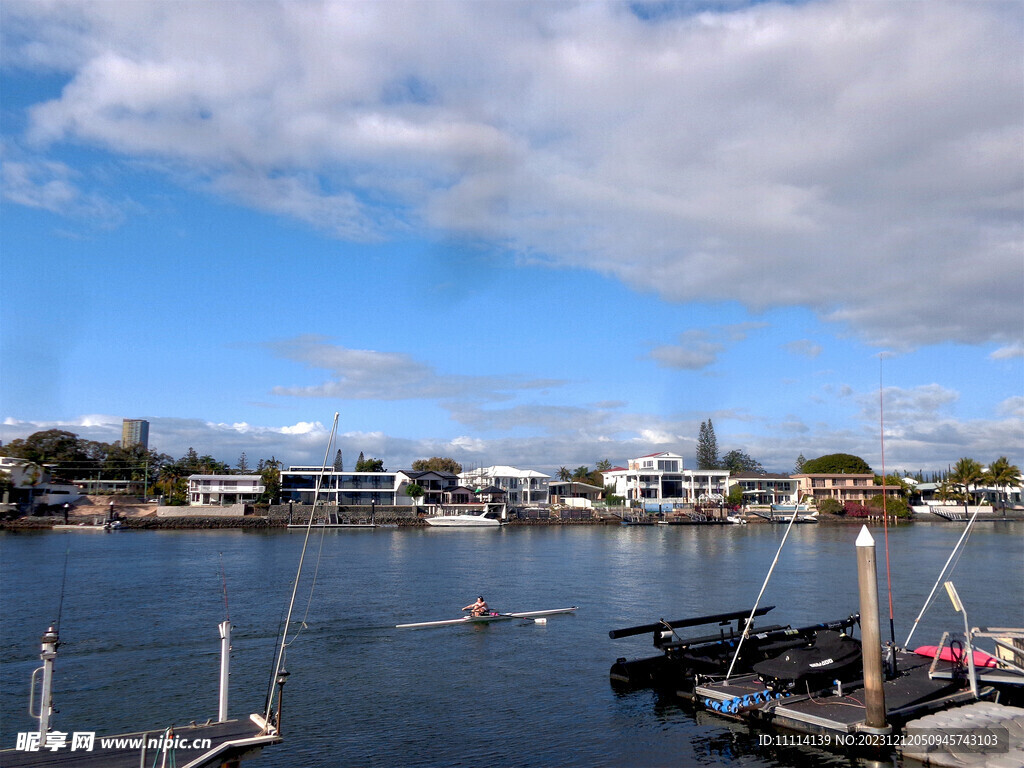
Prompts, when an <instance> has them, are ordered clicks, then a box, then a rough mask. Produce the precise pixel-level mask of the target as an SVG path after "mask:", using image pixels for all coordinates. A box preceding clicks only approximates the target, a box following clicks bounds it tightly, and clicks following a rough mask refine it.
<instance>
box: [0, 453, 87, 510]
mask: <svg viewBox="0 0 1024 768" xmlns="http://www.w3.org/2000/svg"><path fill="white" fill-rule="evenodd" d="M0 472H3V473H4V474H6V475H8V476H9V478H10V481H11V488H10V490H9V491H7V492H5V496H6V497H7V498H6V499H2V502H3V503H4V504H17V505H19V506H21V507H22V508H23V509H26V510H28V511H29V512H30V513H31V512H32V511H33V510H36V509H39V508H40V507H55V506H61V505H64V504H74V503H75V502H76V501H78V500H79V499H80V498H82V492H81V489H80V488H79V487H78V486H76V485H70V484H68V483H58V482H54V480H53V478H52V476H51V474H50V471H49V469H47V468H46V467H43V466H40V465H39V464H36V463H35V462H32V461H28V460H27V459H17V458H14V457H13V456H0Z"/></svg>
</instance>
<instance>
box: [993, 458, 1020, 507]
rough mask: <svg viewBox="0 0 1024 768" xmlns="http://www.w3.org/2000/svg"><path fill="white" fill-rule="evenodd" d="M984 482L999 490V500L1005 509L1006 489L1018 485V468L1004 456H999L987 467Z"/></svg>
mask: <svg viewBox="0 0 1024 768" xmlns="http://www.w3.org/2000/svg"><path fill="white" fill-rule="evenodd" d="M985 481H986V482H989V483H992V485H994V486H995V487H996V488H998V489H999V499H1000V501H1002V504H1003V509H1005V508H1006V496H1007V489H1008V488H1012V487H1014V486H1018V485H1020V468H1019V467H1018V466H1017V465H1016V464H1011V463H1010V460H1009V459H1008V458H1006V457H1005V456H1000V457H999V458H998V459H996V460H995V461H993V462H992V463H991V464H990V465H989V467H988V472H986V473H985Z"/></svg>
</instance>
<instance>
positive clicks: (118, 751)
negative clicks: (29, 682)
mask: <svg viewBox="0 0 1024 768" xmlns="http://www.w3.org/2000/svg"><path fill="white" fill-rule="evenodd" d="M257 717H258V716H257ZM34 735H38V734H34ZM74 735H75V734H73V733H63V732H57V731H50V733H49V739H48V740H47V741H45V742H44V743H43V744H42V745H39V744H38V742H35V743H34V744H33V745H32V746H37V747H38V751H25V750H13V749H9V750H3V751H0V766H2V768H139V766H145V767H146V768H149V766H152V765H154V764H155V765H157V766H159V765H161V764H165V763H164V760H165V759H166V760H167V761H168V762H166V764H167V765H174V766H176V768H214V767H215V766H216V767H217V768H219V766H222V765H233V764H237V762H234V763H233V762H232V761H238V760H240V759H241V758H243V757H245V756H246V755H251V754H253V753H254V752H257V751H259V750H260V749H262V748H263V747H266V746H269V745H271V744H276V743H278V742H279V741H281V738H280V737H279V736H277V735H276V734H275V733H273V732H269V733H268V732H267V730H266V728H264V727H262V726H261V725H260V724H259V723H257V722H256V721H254V720H227V721H225V722H222V723H213V722H211V723H204V724H201V725H196V724H189V725H186V726H183V727H171V728H167V729H165V730H158V731H142V732H139V733H124V734H119V735H116V736H103V737H99V736H97V737H95V738H94V740H92V741H91V742H86V741H84V740H81V739H80V740H79V741H77V742H76V741H74V740H73V739H74ZM46 744H50V745H59V746H57V748H56V749H54V751H50V749H47V748H46V746H45V745H46ZM193 745H198V746H193Z"/></svg>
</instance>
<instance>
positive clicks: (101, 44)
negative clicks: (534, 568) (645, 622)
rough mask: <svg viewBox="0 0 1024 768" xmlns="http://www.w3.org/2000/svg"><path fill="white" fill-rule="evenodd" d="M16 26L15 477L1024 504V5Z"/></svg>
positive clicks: (3, 435) (381, 7)
mask: <svg viewBox="0 0 1024 768" xmlns="http://www.w3.org/2000/svg"><path fill="white" fill-rule="evenodd" d="M0 22H2V23H0V35H2V38H0V57H2V58H0V86H2V94H3V98H2V103H0V120H2V139H0V140H2V144H0V151H2V155H0V160H2V184H3V186H2V201H0V205H2V235H0V236H2V254H0V258H2V270H3V271H2V274H3V276H4V287H5V290H4V300H3V302H2V306H0V323H2V326H0V334H2V337H0V343H2V357H0V364H2V368H0V419H2V424H0V439H2V440H4V441H8V440H11V439H14V438H17V437H24V436H26V435H28V434H30V433H32V432H34V431H37V430H39V429H46V428H55V427H56V428H63V429H68V430H71V431H74V432H76V433H78V434H80V435H83V436H84V437H88V438H91V439H99V440H106V441H112V440H115V439H118V438H119V436H120V422H121V419H122V418H123V417H130V418H146V419H149V420H150V422H151V447H154V448H156V449H157V450H160V451H162V452H165V453H168V454H170V455H172V456H174V457H177V456H180V455H182V454H183V453H184V452H185V451H186V450H187V448H188V447H190V446H192V447H195V448H196V449H197V450H199V451H200V452H206V453H211V454H213V455H215V456H217V457H218V458H220V459H222V460H224V461H227V462H229V463H232V464H233V463H235V462H236V461H237V459H238V457H239V455H240V453H241V452H242V451H245V452H246V454H247V457H248V459H249V461H250V463H254V461H255V460H257V459H259V458H266V457H269V456H272V455H273V456H276V457H277V458H279V459H282V460H284V461H285V462H286V463H303V462H308V461H310V460H315V459H318V458H320V456H321V455H322V451H323V446H324V444H325V441H326V429H327V428H328V427H329V425H330V422H331V418H332V416H333V413H334V412H335V411H339V412H340V414H341V418H340V429H341V432H342V437H341V440H340V445H341V447H342V449H343V451H344V452H345V455H346V456H350V457H351V461H353V462H354V460H355V456H356V455H358V453H359V452H360V451H362V452H364V453H365V454H366V455H369V456H376V457H381V458H383V459H384V461H385V465H386V466H388V467H389V468H392V469H397V468H401V467H407V466H408V465H409V464H410V463H411V462H412V461H413V460H415V459H417V458H424V457H428V456H433V455H443V456H452V457H454V458H456V459H457V460H458V461H460V462H461V463H463V464H464V465H466V466H479V465H489V464H495V463H502V464H514V465H518V466H522V467H525V468H533V469H539V470H542V471H552V470H554V469H557V468H558V467H559V466H569V467H575V466H578V465H580V464H585V465H589V466H593V464H594V463H595V462H596V461H598V460H600V459H608V460H610V461H612V462H613V463H615V464H619V463H623V462H625V461H626V460H627V459H628V458H630V457H634V456H639V455H643V454H646V453H651V452H654V451H662V450H665V451H674V452H677V453H680V454H681V455H683V456H684V457H685V458H686V459H687V461H688V462H689V465H690V466H692V463H693V456H694V447H695V441H696V437H697V434H698V429H699V425H700V423H701V422H702V421H703V420H704V419H707V418H711V419H712V420H713V422H714V424H715V429H716V433H717V436H718V443H719V447H720V450H721V451H722V452H723V453H724V452H725V451H727V450H730V449H733V448H738V449H741V450H744V451H746V452H748V453H749V454H750V455H752V456H753V457H754V458H756V459H758V460H759V461H761V462H762V464H764V465H765V467H766V468H768V469H770V470H774V471H790V470H791V469H792V467H793V464H794V462H795V460H796V457H797V456H798V455H799V454H803V455H804V456H806V457H808V458H811V457H814V456H818V455H821V454H824V453H832V452H838V451H842V452H849V453H855V454H858V455H861V456H863V457H864V458H865V459H866V460H867V461H868V462H869V463H870V464H872V466H873V467H874V468H875V469H876V470H880V469H881V466H880V440H879V387H880V384H881V387H882V392H883V395H884V401H885V436H886V438H885V439H886V462H887V469H907V470H911V471H914V470H917V469H925V470H929V469H941V468H945V467H946V466H947V465H949V464H951V463H953V462H955V461H956V460H957V459H958V458H960V457H961V456H972V457H974V458H976V459H978V460H979V461H981V462H982V463H987V462H988V461H991V460H992V459H994V458H996V457H997V456H1000V455H1006V456H1009V457H1010V458H1011V459H1012V460H1014V461H1015V462H1016V463H1017V464H1018V465H1024V339H1022V336H1024V301H1022V296H1024V248H1022V242H1024V237H1022V230H1024V226H1022V224H1024V216H1022V209H1024V183H1022V179H1024V156H1022V155H1024V149H1022V147H1024V141H1022V139H1024V112H1022V103H1024V99H1022V96H1024V72H1022V70H1021V67H1020V61H1021V60H1022V54H1024V43H1022V42H1021V41H1022V40H1024V35H1022V34H1021V33H1022V32H1024V10H1022V6H1020V5H1019V4H1017V3H997V2H990V3H943V2H937V3H928V4H922V3H900V2H887V3H858V2H855V3H844V2H809V3H801V4H792V5H791V4H775V3H756V4H749V5H748V4H743V3H717V4H710V5H703V6H702V5H698V4H688V3H682V4H678V5H665V4H656V5H653V6H649V7H646V8H644V7H642V6H629V5H626V4H622V3H611V4H604V3H597V2H593V3H584V4H574V3H572V4H571V3H561V2H545V3H531V2H515V3H514V2H496V3H485V4H479V3H460V2H448V0H438V2H431V3H422V2H410V3H400V2H389V3H377V4H372V3H349V2H334V3H332V2H327V3H319V2H318V3H304V2H289V3H271V2H258V3H257V2H239V3H230V2H220V3H213V4H211V3H200V2H176V3H152V2H126V3H119V2H112V1H107V2H100V3H90V2H73V3H61V2H54V3H46V4H40V3H34V2H28V3H21V2H5V3H4V4H3V5H2V6H0ZM880 358H881V359H882V362H881V363H880Z"/></svg>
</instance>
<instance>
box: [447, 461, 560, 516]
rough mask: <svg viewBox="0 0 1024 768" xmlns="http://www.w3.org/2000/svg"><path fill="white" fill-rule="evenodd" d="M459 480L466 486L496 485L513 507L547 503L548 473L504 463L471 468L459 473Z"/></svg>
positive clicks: (549, 477) (484, 486) (549, 479)
mask: <svg viewBox="0 0 1024 768" xmlns="http://www.w3.org/2000/svg"><path fill="white" fill-rule="evenodd" d="M459 481H460V482H461V483H462V484H463V485H465V486H466V487H468V488H474V489H476V488H486V487H487V486H489V485H493V486H496V487H498V488H500V489H501V490H503V491H504V492H505V493H506V498H507V502H508V504H509V505H510V506H513V507H524V506H534V505H538V504H547V503H548V483H549V482H550V481H551V476H550V475H545V474H544V473H542V472H536V471H534V470H532V469H517V468H516V467H509V466H505V465H498V466H493V467H481V468H479V469H471V470H469V471H468V472H463V473H461V474H460V475H459Z"/></svg>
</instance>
